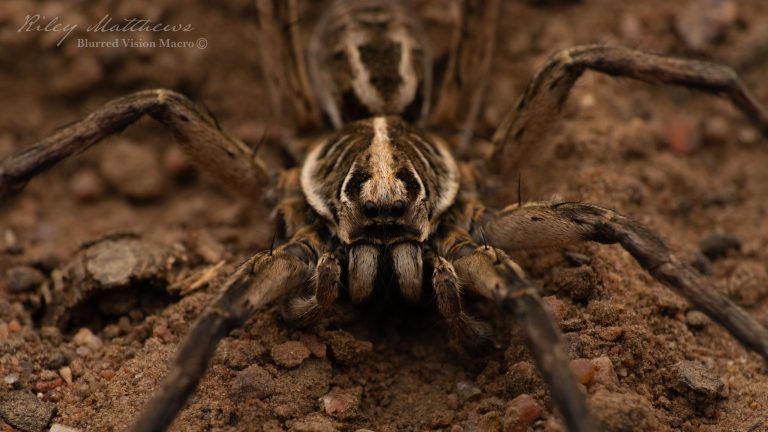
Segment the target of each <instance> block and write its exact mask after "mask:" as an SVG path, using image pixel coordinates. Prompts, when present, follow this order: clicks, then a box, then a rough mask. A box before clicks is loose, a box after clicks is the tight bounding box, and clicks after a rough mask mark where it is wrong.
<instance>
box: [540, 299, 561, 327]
mask: <svg viewBox="0 0 768 432" xmlns="http://www.w3.org/2000/svg"><path fill="white" fill-rule="evenodd" d="M541 300H542V301H543V302H544V306H546V308H547V311H548V312H549V315H550V316H551V317H552V320H553V321H554V322H555V323H556V324H557V325H558V326H560V323H561V322H562V321H563V317H565V312H566V311H565V303H563V301H562V300H560V299H558V298H557V297H555V296H546V297H542V298H541Z"/></svg>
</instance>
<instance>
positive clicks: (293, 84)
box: [256, 0, 323, 132]
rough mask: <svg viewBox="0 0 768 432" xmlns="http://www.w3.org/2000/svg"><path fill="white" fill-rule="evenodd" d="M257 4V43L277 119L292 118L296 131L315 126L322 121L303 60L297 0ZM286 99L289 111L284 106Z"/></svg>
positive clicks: (258, 1) (265, 0) (258, 0)
mask: <svg viewBox="0 0 768 432" xmlns="http://www.w3.org/2000/svg"><path fill="white" fill-rule="evenodd" d="M256 7H257V9H258V13H259V15H258V21H257V29H258V43H259V48H260V51H261V58H262V65H263V72H264V77H265V81H266V82H267V85H268V87H269V90H270V97H271V103H272V109H273V110H274V111H275V114H276V115H277V116H278V118H282V117H283V116H285V115H288V116H289V118H290V119H291V120H293V121H295V123H296V124H295V130H296V131H298V132H302V131H306V130H314V129H318V128H319V127H321V126H322V125H323V121H322V116H321V114H320V108H319V106H318V104H317V101H316V100H315V97H314V93H313V92H312V88H311V86H310V83H309V75H308V72H307V65H306V62H305V61H304V47H303V46H302V39H301V35H300V34H299V33H300V32H299V30H300V25H299V13H298V10H297V8H298V5H297V4H296V0H285V1H282V0H278V1H275V0H256ZM286 101H287V102H288V104H290V108H291V111H292V112H290V113H288V112H286V110H285V109H284V108H283V104H284V103H285V102H286ZM284 123H285V122H284Z"/></svg>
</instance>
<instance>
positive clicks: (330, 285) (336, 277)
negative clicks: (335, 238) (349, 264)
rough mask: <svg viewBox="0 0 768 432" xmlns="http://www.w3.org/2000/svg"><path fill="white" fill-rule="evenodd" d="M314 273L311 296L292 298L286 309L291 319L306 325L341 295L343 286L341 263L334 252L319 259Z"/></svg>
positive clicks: (318, 316) (315, 319) (313, 320)
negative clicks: (340, 288) (340, 289)
mask: <svg viewBox="0 0 768 432" xmlns="http://www.w3.org/2000/svg"><path fill="white" fill-rule="evenodd" d="M315 269H316V270H315V272H314V274H313V275H312V279H311V283H312V289H313V293H312V295H311V296H309V297H304V296H298V297H294V298H293V299H291V300H290V302H289V304H288V309H287V310H286V311H285V313H286V315H287V316H286V318H287V319H288V320H289V321H295V322H297V323H299V324H302V325H306V324H309V323H311V322H315V321H317V319H318V318H320V316H321V314H322V312H323V310H324V309H325V308H327V307H329V306H330V305H332V304H333V302H335V301H336V299H337V298H338V296H339V287H340V286H341V265H340V263H339V259H338V258H336V256H335V255H334V254H333V253H330V252H329V253H325V254H323V255H322V256H320V259H318V260H317V266H316V268H315Z"/></svg>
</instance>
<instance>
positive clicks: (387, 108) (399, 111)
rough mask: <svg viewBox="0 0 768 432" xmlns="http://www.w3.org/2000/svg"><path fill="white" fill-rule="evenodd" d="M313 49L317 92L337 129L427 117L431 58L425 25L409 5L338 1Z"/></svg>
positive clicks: (317, 33)
mask: <svg viewBox="0 0 768 432" xmlns="http://www.w3.org/2000/svg"><path fill="white" fill-rule="evenodd" d="M309 48H310V49H309V59H308V64H309V69H310V75H311V78H312V82H313V86H314V90H315V93H316V94H317V96H318V99H319V100H320V104H321V105H322V106H323V109H324V110H325V112H326V114H327V115H328V117H329V118H330V120H331V122H332V123H333V124H334V126H335V127H336V128H337V129H338V128H341V127H342V125H343V124H344V123H347V122H349V121H354V120H359V119H363V118H367V117H371V116H377V115H402V116H403V117H404V118H406V119H407V120H410V121H415V120H417V119H420V118H423V117H425V116H426V112H427V107H428V102H429V100H430V91H431V76H430V75H431V68H430V64H431V60H430V55H429V51H428V50H427V43H426V41H425V36H424V34H423V32H422V29H421V25H420V23H419V22H418V21H416V20H415V19H414V18H413V17H412V16H409V14H408V13H406V11H405V10H404V7H403V5H401V4H399V3H396V2H380V1H376V2H372V1H366V2H350V1H337V2H336V3H334V4H333V6H332V7H331V8H330V9H329V10H328V11H327V12H326V13H325V15H324V16H323V17H322V18H321V19H320V21H319V22H318V24H317V26H316V28H315V32H314V35H313V37H312V42H311V44H310V47H309Z"/></svg>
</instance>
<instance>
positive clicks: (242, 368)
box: [0, 0, 768, 432]
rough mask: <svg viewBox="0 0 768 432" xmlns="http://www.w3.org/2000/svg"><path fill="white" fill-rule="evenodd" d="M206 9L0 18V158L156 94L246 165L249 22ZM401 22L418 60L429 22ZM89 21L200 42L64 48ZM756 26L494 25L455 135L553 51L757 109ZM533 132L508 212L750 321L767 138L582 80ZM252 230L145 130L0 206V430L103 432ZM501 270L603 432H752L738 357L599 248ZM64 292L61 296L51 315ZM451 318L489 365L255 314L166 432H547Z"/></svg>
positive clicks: (380, 337)
mask: <svg viewBox="0 0 768 432" xmlns="http://www.w3.org/2000/svg"><path fill="white" fill-rule="evenodd" d="M210 3H216V5H204V4H203V2H184V1H181V0H163V1H149V0H137V1H131V2H129V1H114V0H98V1H93V2H64V1H33V0H5V1H3V2H2V3H0V158H4V157H6V156H8V155H9V154H11V153H12V152H15V151H18V150H20V149H22V148H24V147H25V146H28V145H30V144H32V143H34V142H36V141H38V140H39V139H41V138H43V137H45V136H46V135H47V134H49V133H50V132H52V131H53V130H55V129H56V128H57V127H60V126H62V125H65V124H67V123H69V122H72V121H74V120H76V119H78V118H80V117H82V116H83V115H85V114H86V113H87V112H88V111H89V110H92V109H94V108H96V107H98V106H100V105H101V104H103V103H104V102H106V101H108V100H110V99H111V98H114V97H117V96H120V95H123V94H126V93H130V92H132V91H137V90H140V89H146V88H155V87H167V88H171V89H175V90H178V91H180V92H182V93H184V94H186V95H188V96H189V97H190V98H191V99H193V100H196V101H199V102H201V103H204V104H205V105H206V106H207V107H208V108H209V109H210V110H211V112H213V113H215V115H216V117H217V118H218V120H219V121H220V123H221V124H222V126H223V127H224V128H225V129H227V130H228V131H230V132H231V133H232V134H234V135H236V136H239V137H241V138H242V139H244V140H245V141H246V142H247V143H249V144H251V145H255V144H256V143H257V142H259V141H260V139H261V138H262V137H263V136H264V134H265V133H267V134H269V133H271V132H270V130H272V131H274V129H275V127H274V123H275V120H274V117H273V116H272V115H271V114H270V110H269V103H268V100H269V99H268V93H267V89H266V87H265V85H264V83H263V80H262V72H261V66H260V57H259V53H258V51H257V48H256V44H255V29H254V26H253V21H254V19H255V9H254V6H253V5H252V4H251V2H250V1H249V0H227V1H219V2H210ZM74 4H76V5H77V6H75V5H74ZM416 6H417V10H418V11H419V12H420V14H421V15H423V16H424V17H425V19H426V22H428V23H429V26H428V31H429V35H430V37H431V38H432V39H433V40H434V42H435V44H436V46H437V47H438V50H439V49H440V46H441V44H443V45H442V46H443V47H444V44H445V41H446V39H447V36H446V35H447V33H446V26H445V24H446V20H448V19H449V15H448V12H447V11H448V9H447V8H446V7H445V6H444V2H426V1H419V2H417V5H416ZM319 8H320V7H318V9H319ZM34 14H41V15H45V16H46V17H48V18H49V19H50V17H54V16H57V17H60V18H59V19H60V21H61V22H62V23H65V24H66V23H77V24H78V28H77V29H75V30H74V31H73V32H72V33H71V34H70V35H69V36H68V37H67V38H66V39H65V40H64V41H63V42H62V43H61V44H60V45H58V46H57V44H58V42H59V41H60V39H61V38H62V37H63V34H62V33H63V32H52V31H49V32H42V31H18V30H19V29H20V27H21V26H22V25H23V24H24V21H25V17H26V16H27V15H34ZM106 14H109V15H110V16H112V17H113V19H114V20H121V19H122V18H130V17H142V18H148V19H151V20H152V21H154V22H163V23H169V24H191V25H192V27H193V30H191V31H190V32H181V33H174V34H173V35H172V36H171V38H174V39H175V40H177V41H192V42H194V43H195V44H197V43H198V41H199V40H200V38H205V48H204V49H201V48H200V45H195V46H194V47H191V48H178V47H177V48H168V47H156V48H151V47H125V46H122V42H121V45H120V46H118V47H117V48H107V47H102V48H86V47H78V39H83V38H86V39H89V40H91V41H109V40H112V39H113V38H114V37H115V35H114V34H110V33H98V32H87V31H86V27H87V26H88V25H89V24H96V23H98V22H99V20H101V19H102V18H103V17H104V16H105V15H106ZM308 20H309V21H311V19H309V18H308ZM766 22H768V3H766V2H764V1H761V0H744V1H738V2H737V1H735V0H732V1H728V0H684V1H680V2H667V1H661V0H649V1H642V2H616V1H611V0H583V1H554V0H552V1H532V0H531V1H523V0H519V1H509V2H505V4H504V7H503V16H502V17H501V28H500V32H499V38H498V47H497V54H496V56H495V58H494V72H493V79H492V82H491V83H490V86H489V89H490V91H489V94H488V97H487V101H486V103H485V105H484V108H483V110H482V116H481V121H480V123H479V125H478V134H479V135H480V136H483V135H486V136H487V134H489V133H491V132H492V130H493V127H494V126H495V125H497V124H498V122H499V121H500V119H501V117H502V116H503V115H504V113H505V112H506V111H507V110H508V109H510V108H511V106H512V105H513V104H514V102H515V99H516V98H517V95H519V94H520V93H521V91H522V90H523V89H524V87H525V85H526V83H527V82H528V80H529V79H530V77H532V76H533V74H534V73H535V71H536V70H537V68H539V67H540V66H541V65H542V64H543V62H544V60H545V59H546V58H547V56H548V55H549V54H550V53H552V52H554V51H555V50H557V49H561V48H565V47H569V46H572V45H576V44H586V43H615V44H624V45H628V46H631V47H636V48H640V49H643V50H647V51H650V52H656V53H667V54H674V55H680V56H685V57H690V58H699V59H707V60H710V61H716V62H720V63H724V64H727V65H729V66H731V67H733V68H734V69H735V70H736V71H737V72H738V73H739V75H740V76H741V77H742V78H743V79H744V82H745V83H746V85H747V87H749V88H750V89H752V91H753V92H754V94H755V96H756V97H757V98H758V99H759V100H761V101H763V102H765V103H768V83H766V80H765V79H764V77H765V76H766V74H768V26H766V25H765V23H766ZM118 37H120V38H123V37H127V38H133V39H134V42H136V43H138V44H139V45H142V42H147V41H150V40H155V41H158V40H159V39H161V38H163V37H164V36H162V35H158V34H155V35H152V34H147V33H134V34H128V35H119V36H118ZM140 39H141V40H140ZM200 43H202V42H200ZM552 128H553V133H552V134H551V135H550V136H549V137H547V138H546V139H543V140H542V141H541V143H539V145H538V147H537V149H536V150H535V151H534V152H533V154H532V155H531V157H530V158H529V159H528V161H527V162H526V163H525V164H524V167H523V170H522V192H523V198H524V199H526V200H542V199H550V198H553V197H555V198H558V199H564V200H570V201H585V202H593V203H597V204H600V205H603V206H606V207H610V208H614V209H616V210H618V211H620V212H623V213H625V214H627V215H630V216H632V217H633V218H635V219H637V220H639V221H641V222H642V223H644V224H647V225H648V226H649V227H651V228H652V229H654V230H655V231H657V232H658V233H660V235H661V236H662V237H663V238H664V239H665V240H666V241H667V242H668V243H669V244H670V245H671V246H672V247H673V248H674V249H675V250H676V251H678V253H679V256H680V257H681V259H684V260H687V261H690V262H692V263H694V264H695V265H696V266H697V268H699V269H700V270H702V271H703V272H705V273H706V274H707V275H708V277H710V278H711V279H712V280H714V281H715V283H716V285H717V287H718V288H719V289H721V290H722V292H723V293H725V294H727V295H728V296H729V297H731V298H732V299H734V300H735V301H736V302H737V303H739V304H740V305H742V306H744V307H745V308H747V309H748V310H749V311H750V313H752V314H753V315H754V316H755V317H757V318H758V319H759V320H760V321H761V322H768V302H766V298H767V297H768V140H767V139H766V138H764V137H762V136H761V135H760V134H759V133H758V132H757V131H756V130H755V129H754V128H753V127H751V126H750V124H749V123H748V122H747V121H746V120H745V119H744V118H743V117H742V116H741V115H740V114H739V113H738V112H737V111H736V110H735V109H733V108H732V107H731V106H730V104H729V103H728V102H727V101H725V100H721V99H719V98H716V97H712V96H703V95H701V94H698V93H696V92H692V91H690V90H686V89H680V88H669V87H654V86H649V85H645V84H640V83H636V82H633V81H630V80H626V79H615V78H612V77H607V76H601V75H597V74H594V73H586V74H585V75H584V76H583V77H582V78H581V80H580V81H579V82H578V83H577V85H576V88H575V90H574V91H573V93H572V95H571V97H570V99H569V101H568V103H567V104H566V107H565V109H564V111H563V116H562V122H560V123H558V124H555V125H553V126H552ZM265 131H266V132H265ZM260 152H261V153H260V154H262V155H263V156H264V157H265V158H266V159H268V160H269V161H270V164H274V165H277V164H281V163H284V162H285V160H286V155H285V154H284V153H282V152H281V151H280V150H279V149H276V148H271V147H269V146H266V147H265V148H262V149H260ZM503 180H504V181H506V182H507V183H506V184H508V185H509V187H508V188H507V190H503V189H502V190H501V191H500V192H499V195H498V196H493V197H489V198H488V199H489V201H490V202H492V203H494V204H495V205H501V204H503V203H504V202H508V201H510V200H516V199H517V197H516V190H517V173H509V175H508V177H506V178H505V179H503ZM269 214H270V209H268V208H261V207H259V206H255V205H253V204H251V203H248V202H245V201H243V200H241V199H238V198H235V197H234V195H231V194H228V193H227V192H226V191H223V190H221V189H220V188H218V187H217V186H215V185H214V184H213V183H212V182H211V181H209V180H208V179H207V178H206V177H205V176H203V175H201V174H200V173H199V172H198V171H197V170H196V169H195V168H193V167H191V166H190V164H189V162H188V161H187V160H186V159H185V158H184V156H183V154H182V153H181V152H180V150H179V148H178V147H177V146H176V145H175V144H174V141H173V137H172V136H171V135H170V134H169V133H167V132H166V131H164V130H163V129H162V128H160V127H159V126H157V125H156V124H155V123H153V122H151V121H149V120H141V121H139V122H138V123H137V124H136V125H135V126H132V127H131V128H129V129H128V130H127V131H126V132H125V133H123V134H121V135H119V136H115V137H113V138H110V139H109V140H107V141H105V142H104V143H102V144H100V145H98V146H96V147H94V148H92V149H90V150H88V151H87V152H85V153H84V154H82V155H80V156H77V157H76V158H73V159H71V160H68V161H66V162H64V163H62V164H59V165H57V166H56V167H55V168H54V169H53V170H51V171H50V172H47V173H45V174H43V175H41V176H40V177H39V178H36V179H35V180H34V181H32V182H31V183H30V184H29V185H28V186H27V188H26V189H25V190H24V191H23V192H22V193H20V194H19V195H17V196H15V197H13V198H11V199H7V200H5V201H3V202H0V234H2V236H3V237H2V238H0V378H2V382H0V419H2V420H0V429H2V430H8V431H10V430H26V431H44V430H49V429H50V428H51V426H52V425H54V424H55V425H57V426H56V428H59V427H62V426H67V427H71V428H75V429H77V430H82V431H85V430H87V431H109V430H124V429H125V428H126V427H127V426H128V425H129V424H130V423H131V421H132V419H134V418H135V417H136V415H137V413H138V411H139V410H140V409H141V407H142V405H143V404H144V403H145V402H146V401H147V400H148V399H149V397H150V396H151V394H152V392H153V391H154V390H155V389H156V387H157V385H158V383H159V382H160V380H161V379H162V377H163V376H164V375H165V373H166V372H167V364H168V362H169V361H170V359H171V358H172V356H173V354H174V352H175V350H176V347H177V345H178V343H179V342H180V340H181V339H182V338H183V337H184V335H185V333H186V331H187V330H188V328H189V326H190V324H191V323H192V322H193V321H194V319H195V317H196V316H197V315H198V314H199V313H200V311H201V310H202V308H203V307H204V305H205V304H206V303H207V302H208V301H210V300H211V299H212V298H213V297H214V296H215V295H216V293H217V292H218V290H219V289H220V288H221V281H222V280H223V278H224V277H225V275H226V274H227V273H228V272H230V271H232V269H233V268H234V266H235V265H236V263H238V262H240V261H241V260H243V259H244V258H245V257H247V256H249V254H252V253H254V252H255V251H259V250H262V249H265V248H267V247H269V245H270V241H271V238H272V233H273V232H274V229H273V227H272V225H271V223H270V222H269V219H268V217H269ZM514 258H515V259H516V260H518V261H519V262H520V263H521V264H522V265H523V267H524V268H525V269H526V270H527V271H528V272H529V274H530V275H531V277H532V279H533V280H534V281H535V283H536V285H537V286H538V287H539V288H540V289H541V292H542V294H543V295H544V296H546V300H547V303H548V305H549V306H550V307H551V309H552V312H553V316H554V317H555V319H556V320H557V322H558V324H559V325H560V328H561V329H562V331H563V332H564V334H565V337H566V340H567V342H568V346H569V349H570V354H571V356H572V357H573V358H574V359H576V360H574V362H573V364H572V366H573V369H574V371H575V372H576V373H577V375H578V376H579V379H580V381H581V382H582V383H583V384H584V388H585V390H586V392H587V393H588V395H589V400H590V402H591V406H592V408H593V410H594V414H595V416H596V417H597V418H599V419H600V421H601V423H602V424H603V425H604V426H605V427H606V429H607V430H610V431H655V430H658V431H666V430H672V431H677V430H679V431H705V432H715V431H754V432H756V431H768V371H766V368H765V367H764V365H763V363H762V362H761V360H760V359H759V358H758V357H757V356H756V355H754V354H751V353H749V352H747V351H746V350H745V349H744V348H742V347H741V346H740V345H739V344H738V343H737V342H736V341H735V340H733V339H732V338H731V337H730V336H729V335H728V334H727V332H726V331H724V330H723V329H722V328H720V327H718V326H717V325H715V324H713V323H711V322H710V321H709V319H708V318H707V317H706V316H703V314H701V313H700V312H698V311H695V310H692V309H691V308H690V306H689V305H688V304H687V303H686V302H685V301H684V300H682V299H681V298H680V297H678V296H677V295H675V294H674V293H672V292H670V291H668V290H667V289H665V288H664V287H662V286H661V285H660V284H659V283H657V282H655V281H654V280H653V279H652V278H651V277H650V276H649V275H648V274H647V273H645V272H644V271H642V270H641V269H640V268H639V266H638V265H637V264H636V263H635V262H634V261H633V260H632V258H631V257H630V256H629V254H627V253H626V252H624V251H623V250H622V249H620V248H619V247H617V246H599V245H592V244H584V245H577V246H573V247H569V248H568V249H567V250H544V251H531V252H528V253H522V254H516V255H515V256H514ZM201 279H203V282H204V283H203V282H198V281H201ZM206 281H207V282H206ZM64 291H66V292H70V291H72V292H78V293H84V295H83V296H82V298H79V297H78V298H75V297H73V296H70V297H68V298H69V299H70V300H71V301H70V303H62V302H59V303H55V304H51V302H50V299H51V298H52V297H56V298H59V297H60V295H59V294H58V293H60V292H64ZM90 293H97V294H99V295H95V296H92V297H91V296H89V294H90ZM469 307H470V309H471V311H472V313H473V314H474V315H475V316H477V317H479V318H481V319H483V320H485V321H487V322H489V323H490V324H491V326H492V327H493V329H494V342H495V348H494V349H492V350H491V351H490V352H488V353H485V354H482V355H470V354H466V353H460V352H457V351H455V350H454V349H452V348H451V347H450V346H449V345H450V344H448V343H447V342H448V336H447V330H446V328H445V325H444V324H443V322H442V321H441V319H440V318H439V316H438V314H437V313H436V311H435V305H434V302H426V303H425V304H423V305H420V306H406V305H397V306H394V307H393V308H391V309H390V310H388V311H384V312H383V313H376V314H374V313H369V312H368V311H361V310H357V309H355V308H353V307H351V306H350V305H349V304H346V303H344V302H342V304H340V305H339V306H338V308H336V309H335V310H334V311H332V312H331V313H329V315H328V316H327V317H326V318H324V319H323V320H322V321H321V322H320V323H319V324H317V325H314V326H312V327H309V328H296V327H293V326H291V325H289V324H287V323H285V322H284V321H283V320H282V318H281V315H280V307H279V305H275V306H272V307H269V308H266V309H264V310H261V311H259V312H258V313H257V314H256V315H254V317H253V318H252V319H251V320H249V321H248V322H247V324H246V325H245V326H244V327H243V328H242V329H240V330H237V331H235V332H234V333H233V334H232V335H231V336H230V337H228V338H226V339H225V340H224V341H223V342H222V343H221V344H220V346H219V348H218V351H217V353H216V355H215V357H214V359H213V361H212V364H211V366H210V369H209V372H208V374H207V375H206V377H205V378H204V379H203V381H202V384H201V386H200V388H199V390H198V391H197V393H196V394H195V395H194V396H193V397H192V398H191V400H190V402H189V403H188V406H187V408H186V409H185V410H184V411H183V412H182V413H181V415H180V416H179V418H178V419H177V420H176V422H175V423H174V424H173V427H172V430H177V431H182V430H183V431H198V430H211V431H214V430H215V431H219V430H231V431H285V430H291V431H332V430H358V429H367V430H374V431H416V430H442V431H451V432H459V431H501V430H504V431H527V430H534V431H560V430H562V426H561V425H560V423H559V420H558V415H557V413H556V412H553V407H552V404H551V400H550V398H549V394H548V391H547V389H546V388H545V386H544V385H543V384H542V382H541V379H540V378H539V377H538V375H537V373H536V371H535V368H534V366H533V364H532V360H531V358H530V356H529V354H528V353H527V352H526V349H525V348H524V346H523V344H522V342H521V336H520V334H519V333H518V332H517V331H516V330H515V322H514V320H513V319H512V318H511V317H508V316H504V315H503V314H501V313H500V312H499V311H498V310H497V309H496V308H495V307H494V305H491V304H486V303H484V302H482V301H480V300H472V301H470V302H469ZM53 310H56V311H57V312H55V314H54V313H53V312H52V311H53ZM52 314H53V315H55V316H56V318H57V320H54V321H51V320H46V319H44V318H45V317H46V316H47V317H50V316H52ZM64 322H66V324H64V325H59V324H60V323H64ZM51 430H58V431H62V430H68V429H51Z"/></svg>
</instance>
